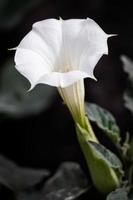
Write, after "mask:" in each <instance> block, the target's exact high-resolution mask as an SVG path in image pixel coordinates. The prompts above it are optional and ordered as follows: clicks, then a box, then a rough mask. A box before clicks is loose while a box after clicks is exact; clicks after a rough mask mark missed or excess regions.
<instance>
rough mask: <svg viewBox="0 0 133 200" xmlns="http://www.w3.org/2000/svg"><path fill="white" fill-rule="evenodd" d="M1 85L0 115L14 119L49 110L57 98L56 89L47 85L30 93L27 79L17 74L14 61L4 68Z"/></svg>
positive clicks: (9, 61) (11, 60) (10, 61)
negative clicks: (6, 115)
mask: <svg viewBox="0 0 133 200" xmlns="http://www.w3.org/2000/svg"><path fill="white" fill-rule="evenodd" d="M3 70H4V71H3V73H2V74H1V77H0V78H1V84H0V113H2V114H8V115H10V116H12V117H23V116H26V115H33V114H37V113H39V112H41V111H44V109H47V108H48V107H49V106H50V105H51V103H52V101H53V99H54V96H55V91H56V90H55V88H54V87H50V86H47V85H45V84H43V85H38V86H37V87H36V88H34V89H33V90H32V91H30V92H28V91H27V90H28V89H29V87H30V85H29V82H28V81H27V79H25V78H24V77H23V76H22V75H21V74H19V73H18V72H17V70H16V69H15V67H14V62H13V59H10V60H8V61H7V63H6V64H5V66H3Z"/></svg>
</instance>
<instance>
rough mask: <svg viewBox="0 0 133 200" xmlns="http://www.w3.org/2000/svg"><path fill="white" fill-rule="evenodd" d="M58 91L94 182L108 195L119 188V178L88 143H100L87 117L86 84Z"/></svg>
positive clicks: (74, 85)
mask: <svg viewBox="0 0 133 200" xmlns="http://www.w3.org/2000/svg"><path fill="white" fill-rule="evenodd" d="M58 91H59V93H60V95H61V97H62V99H63V100H64V102H65V104H66V105H67V107H68V108H69V110H70V112H71V114H72V117H73V119H74V122H75V124H76V132H77V138H78V141H79V144H80V146H81V149H82V152H83V154H84V157H85V159H86V163H87V166H88V169H89V171H90V174H91V178H92V181H93V183H94V185H95V187H96V188H97V189H98V190H99V191H100V192H101V193H105V194H107V193H109V192H111V191H112V190H114V189H116V188H117V187H119V185H120V183H119V178H118V177H117V174H116V172H115V171H114V169H113V168H112V167H111V166H109V165H108V164H107V163H106V162H105V161H104V160H103V159H101V158H99V156H98V155H97V152H96V151H95V150H94V149H92V148H91V145H89V143H88V141H92V142H96V143H99V141H98V139H97V137H96V136H95V133H94V131H93V129H92V127H91V124H90V122H89V120H88V118H87V117H86V113H85V105H84V83H83V81H78V82H76V83H74V84H73V85H71V86H69V87H66V88H58Z"/></svg>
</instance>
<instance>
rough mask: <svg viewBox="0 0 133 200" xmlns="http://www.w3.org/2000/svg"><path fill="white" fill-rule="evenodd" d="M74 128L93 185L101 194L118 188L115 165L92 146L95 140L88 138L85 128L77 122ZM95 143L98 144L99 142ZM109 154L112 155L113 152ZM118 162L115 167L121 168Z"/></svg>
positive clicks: (118, 181) (118, 182)
mask: <svg viewBox="0 0 133 200" xmlns="http://www.w3.org/2000/svg"><path fill="white" fill-rule="evenodd" d="M76 130H77V137H78V140H79V143H80V146H81V148H82V151H83V154H84V156H85V159H86V162H87V166H88V168H89V171H90V175H91V178H92V181H93V184H94V186H95V187H96V188H97V190H98V191H99V192H101V193H103V194H108V193H109V192H111V191H113V190H115V189H116V188H118V187H119V186H120V180H119V177H118V175H117V172H116V170H115V169H114V168H115V167H113V166H112V164H110V163H109V160H106V158H105V156H103V154H102V153H101V152H100V151H99V150H98V149H96V148H94V143H96V141H94V142H93V141H92V139H91V138H90V140H89V137H87V132H86V130H85V129H83V128H82V127H81V126H80V125H79V124H76ZM92 143H93V145H92ZM97 143H98V142H97ZM97 145H98V146H100V144H97ZM102 148H103V146H102ZM108 152H109V151H108ZM111 155H113V153H112V154H111ZM110 162H111V161H110ZM111 163H112V162H111ZM118 163H119V164H118ZM118 163H117V167H116V168H117V169H118V168H119V167H120V168H121V164H120V162H118ZM118 165H119V167H118ZM115 166H116V165H115Z"/></svg>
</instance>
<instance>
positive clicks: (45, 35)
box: [15, 18, 110, 115]
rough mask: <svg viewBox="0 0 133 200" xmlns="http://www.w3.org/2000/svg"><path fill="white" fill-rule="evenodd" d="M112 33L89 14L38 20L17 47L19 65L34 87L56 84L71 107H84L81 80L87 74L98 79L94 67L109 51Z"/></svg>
mask: <svg viewBox="0 0 133 200" xmlns="http://www.w3.org/2000/svg"><path fill="white" fill-rule="evenodd" d="M109 36H110V35H107V34H106V33H105V32H104V31H103V30H102V29H101V28H100V26H99V25H98V24H97V23H96V22H94V21H93V20H92V19H89V18H87V19H70V20H56V19H47V20H43V21H40V22H37V23H35V24H34V25H33V28H32V30H31V31H30V32H29V33H28V34H27V35H26V36H25V37H24V39H23V40H22V41H21V42H20V44H19V46H18V47H17V49H16V54H15V63H16V68H17V70H18V71H19V72H20V73H21V74H22V75H24V76H25V77H26V78H27V79H28V80H29V81H30V83H31V88H33V87H34V86H35V85H37V84H39V83H44V84H48V85H51V86H56V87H58V89H59V92H60V94H61V96H62V98H63V99H64V101H65V102H66V104H67V105H68V104H72V105H71V106H70V105H68V107H69V109H70V110H71V109H72V108H71V107H75V106H76V107H77V109H79V110H81V109H82V108H81V107H84V106H83V105H79V103H80V104H84V103H83V102H80V101H84V91H83V90H84V87H83V86H82V85H83V83H81V82H82V80H83V79H84V78H86V77H90V78H93V79H95V77H94V75H93V71H94V67H95V65H96V64H97V62H98V60H99V59H100V58H101V56H102V55H103V54H107V53H108V46H107V38H108V37H109ZM80 80H81V81H80ZM70 85H73V86H74V87H73V86H72V87H71V86H70ZM77 87H78V88H80V89H78V90H82V92H81V93H82V97H80V96H81V95H80V94H79V92H78V94H77V92H76V91H77V89H76V88H77ZM63 88H64V89H63ZM81 88H82V89H81ZM68 93H69V95H68ZM66 95H67V96H66ZM77 97H78V98H79V100H78V98H77ZM69 98H71V100H70V99H69ZM73 98H75V99H73ZM68 101H70V102H69V103H68ZM72 101H73V102H72ZM77 101H79V103H78V102H77ZM74 104H75V106H74ZM74 109H75V108H74ZM72 112H73V111H72ZM73 115H75V114H73Z"/></svg>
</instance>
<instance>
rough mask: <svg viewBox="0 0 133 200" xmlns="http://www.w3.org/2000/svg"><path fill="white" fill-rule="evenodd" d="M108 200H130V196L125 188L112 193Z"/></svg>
mask: <svg viewBox="0 0 133 200" xmlns="http://www.w3.org/2000/svg"><path fill="white" fill-rule="evenodd" d="M106 200H128V194H127V192H126V190H125V189H124V188H120V189H117V190H115V191H113V192H111V193H110V194H109V195H108V196H107V199H106Z"/></svg>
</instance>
